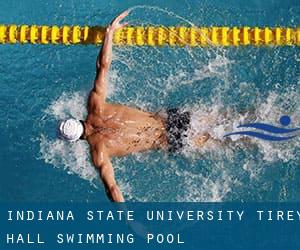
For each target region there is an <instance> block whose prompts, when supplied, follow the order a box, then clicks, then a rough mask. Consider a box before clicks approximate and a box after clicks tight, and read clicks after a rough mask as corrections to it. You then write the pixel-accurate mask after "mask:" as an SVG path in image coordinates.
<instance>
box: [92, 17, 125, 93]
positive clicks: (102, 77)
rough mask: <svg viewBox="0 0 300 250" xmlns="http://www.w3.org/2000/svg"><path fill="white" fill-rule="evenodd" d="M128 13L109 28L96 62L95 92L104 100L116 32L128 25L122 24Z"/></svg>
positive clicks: (115, 20) (113, 22)
mask: <svg viewBox="0 0 300 250" xmlns="http://www.w3.org/2000/svg"><path fill="white" fill-rule="evenodd" d="M128 13H129V12H128V11H125V12H123V13H122V14H120V15H119V16H117V17H116V18H115V19H114V20H113V21H112V22H111V24H110V25H109V26H108V27H107V29H106V33H105V38H104V42H103V46H102V48H101V50H100V53H99V55H98V57H97V61H96V78H95V84H94V91H95V92H96V93H97V94H98V95H100V96H102V97H103V98H104V99H105V98H106V95H107V79H106V78H107V75H108V71H109V68H110V65H111V61H112V44H113V36H114V32H115V31H116V30H117V29H120V28H123V27H125V26H126V25H127V23H122V24H121V23H120V21H122V20H123V19H124V18H125V17H126V16H127V15H128Z"/></svg>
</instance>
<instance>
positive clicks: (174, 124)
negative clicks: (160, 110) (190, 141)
mask: <svg viewBox="0 0 300 250" xmlns="http://www.w3.org/2000/svg"><path fill="white" fill-rule="evenodd" d="M167 114H168V118H167V132H168V144H169V152H171V153H174V152H177V151H179V150H181V149H182V148H183V139H184V137H187V135H186V131H187V130H188V129H189V128H190V121H191V114H190V112H180V111H179V109H178V108H173V109H169V110H167Z"/></svg>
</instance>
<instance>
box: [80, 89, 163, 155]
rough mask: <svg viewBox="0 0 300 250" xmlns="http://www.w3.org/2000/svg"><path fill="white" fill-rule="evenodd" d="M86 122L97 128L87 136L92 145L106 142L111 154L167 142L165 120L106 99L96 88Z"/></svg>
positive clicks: (152, 147) (123, 153) (156, 145)
mask: <svg viewBox="0 0 300 250" xmlns="http://www.w3.org/2000/svg"><path fill="white" fill-rule="evenodd" d="M86 123H87V124H88V125H90V126H91V128H92V131H93V132H92V133H91V134H90V135H89V136H87V140H88V142H89V144H90V145H91V148H94V147H95V146H96V145H97V144H99V143H104V144H105V146H106V148H107V151H108V154H109V155H110V156H122V155H127V154H130V153H134V152H139V151H145V150H148V149H155V148H161V147H165V146H166V143H167V142H166V141H167V140H166V130H165V121H164V119H162V118H161V117H159V116H157V115H155V114H152V113H149V112H144V111H142V110H139V109H135V108H131V107H128V106H125V105H120V104H110V103H107V102H103V101H102V100H101V97H100V96H99V95H98V94H97V93H95V92H93V91H92V92H91V94H90V97H89V101H88V116H87V119H86Z"/></svg>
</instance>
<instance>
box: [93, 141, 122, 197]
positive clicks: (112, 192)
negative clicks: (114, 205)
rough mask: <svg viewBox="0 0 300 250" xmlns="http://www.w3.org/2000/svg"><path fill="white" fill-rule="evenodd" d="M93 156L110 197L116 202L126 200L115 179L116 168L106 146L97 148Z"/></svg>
mask: <svg viewBox="0 0 300 250" xmlns="http://www.w3.org/2000/svg"><path fill="white" fill-rule="evenodd" d="M92 157H93V162H94V165H95V167H96V168H97V169H98V170H99V174H100V178H101V180H102V182H103V184H104V186H105V190H106V193H107V196H108V198H109V199H110V200H111V201H114V202H124V198H123V195H122V193H121V191H120V189H119V187H118V185H117V182H116V180H115V175H114V169H113V166H112V164H111V161H110V159H109V155H108V153H107V150H106V147H105V146H104V145H103V144H102V145H100V146H99V147H98V148H95V150H94V151H93V154H92Z"/></svg>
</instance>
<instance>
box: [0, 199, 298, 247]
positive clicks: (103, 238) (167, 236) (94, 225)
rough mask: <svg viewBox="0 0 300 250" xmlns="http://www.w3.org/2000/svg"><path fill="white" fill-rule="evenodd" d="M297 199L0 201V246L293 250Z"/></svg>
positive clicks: (296, 244)
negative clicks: (263, 201)
mask: <svg viewBox="0 0 300 250" xmlns="http://www.w3.org/2000/svg"><path fill="white" fill-rule="evenodd" d="M299 235H300V203H125V204H110V203H92V204H89V203H86V204H83V203H48V204H46V203H45V204H37V203H34V204H30V203H10V204H9V203H5V204H4V203H2V204H1V244H0V245H1V246H0V249H112V248H113V249H142V248H144V249H231V250H232V249H299V247H300V238H299Z"/></svg>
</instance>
